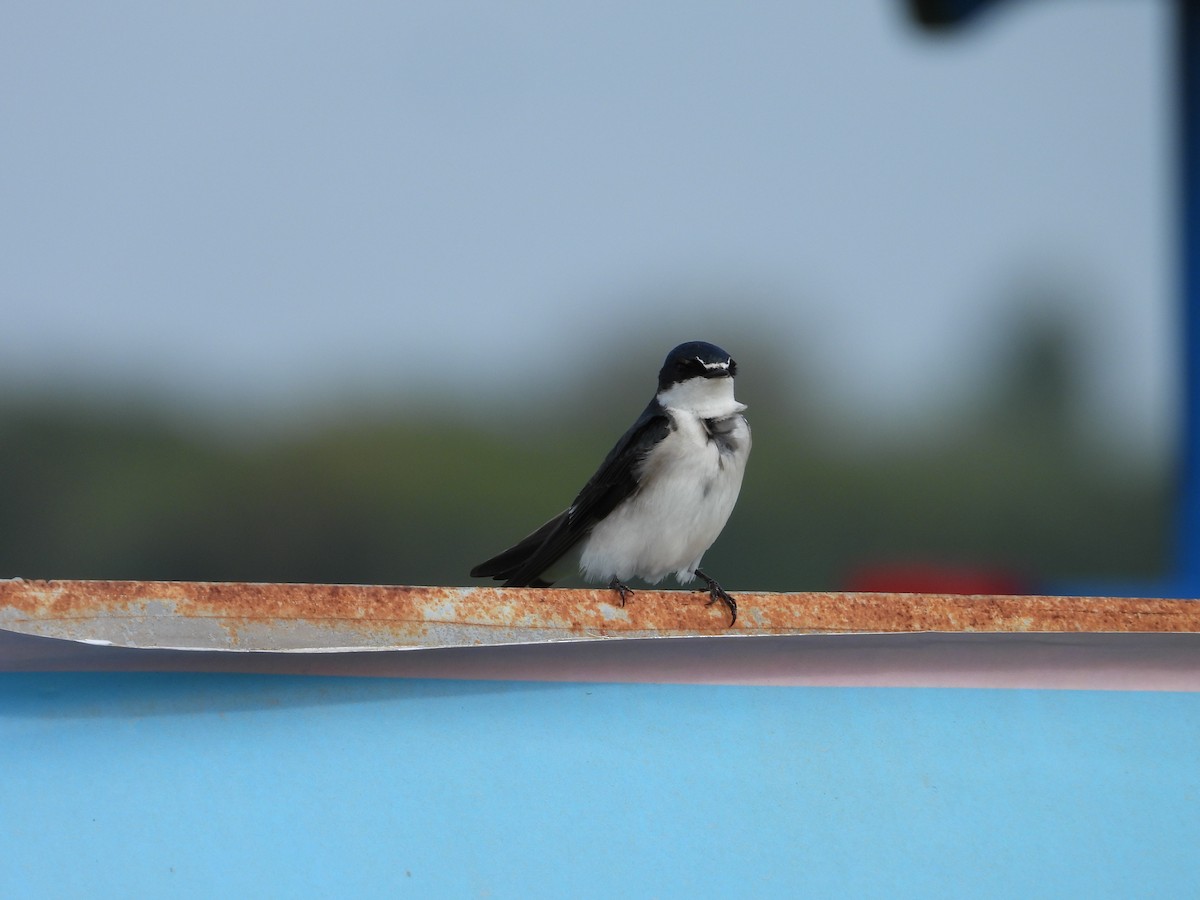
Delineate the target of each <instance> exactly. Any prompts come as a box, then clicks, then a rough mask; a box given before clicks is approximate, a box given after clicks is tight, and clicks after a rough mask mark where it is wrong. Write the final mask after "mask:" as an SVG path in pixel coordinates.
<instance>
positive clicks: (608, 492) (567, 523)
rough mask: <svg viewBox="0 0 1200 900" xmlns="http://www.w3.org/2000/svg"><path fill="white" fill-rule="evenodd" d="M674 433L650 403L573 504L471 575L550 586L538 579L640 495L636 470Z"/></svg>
mask: <svg viewBox="0 0 1200 900" xmlns="http://www.w3.org/2000/svg"><path fill="white" fill-rule="evenodd" d="M670 430H671V420H670V419H669V418H668V416H667V414H666V411H665V410H664V409H663V408H662V406H661V405H659V403H658V401H657V400H651V401H650V405H649V406H647V407H646V409H645V410H644V411H643V412H642V414H641V415H640V416H639V417H638V420H637V421H636V422H634V423H633V425H632V426H631V427H630V429H629V430H628V431H626V432H625V434H623V435H622V436H621V439H620V440H619V441H617V443H616V445H615V446H614V447H613V448H612V450H610V451H609V453H608V456H606V457H605V458H604V462H602V463H601V464H600V468H599V469H597V470H596V474H595V475H593V476H592V477H591V479H589V480H588V483H587V484H585V485H584V486H583V490H581V491H580V492H579V495H578V496H577V497H576V498H575V502H574V503H572V504H571V505H570V506H569V507H568V508H567V509H566V510H564V511H563V512H562V513H559V515H557V516H555V517H554V518H553V519H551V520H550V521H549V522H547V523H546V524H545V525H543V526H542V527H541V528H539V529H538V530H537V531H535V532H534V533H533V534H531V535H529V536H528V537H527V538H525V539H524V540H522V541H521V542H520V543H519V544H517V545H516V546H514V547H510V548H509V549H508V550H505V551H504V552H503V553H500V554H499V555H497V556H494V557H492V558H491V559H489V560H488V561H487V562H484V563H480V564H479V565H478V566H476V567H475V568H474V569H472V570H471V575H473V576H475V577H485V578H486V577H491V578H495V579H497V580H500V579H504V586H505V587H525V586H529V585H536V586H543V587H544V586H548V582H546V581H544V580H542V579H541V578H540V576H541V575H542V574H543V573H544V572H545V571H546V570H547V569H548V568H550V567H551V566H552V565H554V563H556V562H558V560H559V559H561V558H562V556H563V555H564V554H565V553H567V552H568V551H569V550H570V549H571V548H572V547H574V546H575V545H576V544H578V543H579V541H580V540H582V539H583V538H584V537H585V536H586V535H587V534H588V532H589V531H591V530H592V527H593V526H594V525H595V524H596V523H597V522H599V521H600V520H601V519H603V518H604V517H605V516H607V515H608V514H609V513H610V512H612V511H613V509H614V508H616V506H617V504H618V503H620V502H621V501H622V500H624V499H625V498H626V497H629V496H630V495H631V494H633V493H634V492H635V491H636V490H637V487H638V483H637V466H638V464H639V463H641V461H642V460H643V459H645V457H646V454H647V453H649V452H650V450H651V449H652V448H653V447H654V445H655V444H657V443H658V442H659V441H661V440H662V439H663V438H664V437H666V436H667V433H668V432H670Z"/></svg>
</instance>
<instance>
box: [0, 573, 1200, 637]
mask: <svg viewBox="0 0 1200 900" xmlns="http://www.w3.org/2000/svg"><path fill="white" fill-rule="evenodd" d="M735 594H736V596H737V598H738V601H739V609H740V614H739V616H738V620H737V624H736V625H735V626H734V627H733V628H732V629H730V628H727V623H728V619H727V613H726V612H725V610H724V608H723V607H720V606H717V605H714V606H708V605H706V604H705V598H704V596H703V595H702V594H697V593H691V592H683V591H652V590H643V591H637V592H635V593H634V595H633V596H632V597H630V599H629V601H628V602H627V603H626V605H625V606H624V607H623V608H622V607H620V606H618V605H617V604H616V603H615V602H614V601H615V596H614V595H613V593H612V592H611V591H608V590H568V589H553V588H549V589H538V588H455V587H411V586H368V585H329V584H236V583H208V582H154V581H147V582H128V581H22V580H19V579H16V580H12V581H0V613H5V612H7V614H8V615H9V616H10V617H11V616H21V617H24V618H27V619H32V620H43V621H47V620H49V621H66V620H71V619H86V618H92V617H95V616H97V615H101V614H102V615H107V616H114V615H120V614H122V613H129V614H130V615H133V614H135V613H136V612H137V611H138V610H141V609H144V608H145V605H146V604H147V603H158V604H167V605H169V608H170V610H171V614H172V615H173V616H175V617H181V618H184V619H189V618H192V619H209V620H215V621H216V622H217V623H218V624H219V625H220V626H221V627H222V628H224V629H225V630H226V631H227V632H228V634H229V638H230V641H231V642H232V643H233V644H235V645H236V644H237V642H238V640H239V633H240V632H241V631H242V630H243V629H245V628H246V627H247V626H248V625H251V624H263V623H267V624H269V623H278V622H308V623H319V624H338V625H347V626H351V627H354V628H357V629H359V630H360V631H365V632H369V633H370V634H371V635H372V636H377V638H378V640H379V642H380V644H381V645H384V644H387V643H389V642H395V641H396V640H398V639H404V640H411V639H413V638H414V636H419V635H421V634H423V633H425V632H426V631H427V630H428V629H429V628H431V627H436V626H438V625H446V624H455V625H471V626H474V627H476V628H480V629H490V628H497V629H508V630H517V631H522V630H536V629H555V630H557V631H561V632H564V633H568V634H570V635H571V636H572V637H573V638H574V639H589V638H603V637H616V636H620V635H622V634H634V633H638V634H639V635H640V636H645V635H646V634H654V633H662V634H669V635H688V634H696V635H700V634H704V635H717V634H757V635H764V634H797V633H817V634H819V633H851V634H853V633H904V632H943V633H968V632H991V633H1017V632H1021V633H1031V632H1050V633H1054V632H1059V633H1067V632H1071V633H1079V632H1108V633H1114V632H1116V633H1121V632H1129V633H1133V632H1140V633H1152V632H1161V633H1166V632H1200V603H1197V602H1195V601H1190V600H1161V599H1129V598H1106V597H1050V596H962V595H949V594H882V593H881V594H868V593H826V592H820V593H818V592H802V593H746V592H735ZM0 621H2V620H0Z"/></svg>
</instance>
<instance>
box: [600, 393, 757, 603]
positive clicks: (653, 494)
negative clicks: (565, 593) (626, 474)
mask: <svg viewBox="0 0 1200 900" xmlns="http://www.w3.org/2000/svg"><path fill="white" fill-rule="evenodd" d="M732 381H733V379H719V380H716V381H711V380H710V381H709V382H708V384H707V385H702V386H701V387H708V386H709V385H711V387H712V388H713V389H715V390H724V389H725V388H726V387H727V388H728V391H727V394H726V395H725V396H721V397H720V398H717V397H712V396H708V395H706V396H705V397H703V398H700V397H695V396H689V397H688V399H689V400H690V401H700V400H702V401H703V402H692V403H691V404H690V405H691V406H692V408H691V409H686V408H679V407H673V406H669V405H668V406H667V410H666V411H667V414H668V416H669V417H670V419H671V425H672V428H671V431H670V433H669V434H668V435H667V436H666V437H665V438H663V440H662V441H661V442H660V443H659V444H658V445H657V446H656V447H655V448H654V449H653V450H652V451H651V452H650V453H649V454H648V455H647V457H646V459H645V460H644V461H643V463H642V467H641V470H640V471H639V473H638V476H639V477H638V481H639V488H638V490H637V492H636V493H635V494H633V495H632V496H631V497H630V498H629V499H628V500H626V501H625V502H624V503H622V504H621V505H619V506H618V507H617V508H616V509H614V510H613V511H612V513H610V514H609V515H608V517H607V518H605V519H604V520H603V521H601V522H599V523H598V524H597V525H596V526H595V528H594V529H593V530H592V533H591V534H590V535H589V536H588V537H587V538H586V540H585V543H584V545H583V547H582V554H581V557H580V569H581V570H582V571H583V574H584V576H585V577H586V578H587V579H589V580H593V581H608V580H611V579H612V578H617V579H619V580H621V581H624V580H626V579H629V578H641V579H644V580H645V581H648V582H651V583H653V582H657V581H659V580H661V579H662V578H663V577H664V576H666V575H669V574H671V573H672V572H674V573H675V575H676V577H678V579H679V580H680V582H686V581H690V580H691V579H692V577H693V575H694V574H695V571H696V567H697V566H699V565H700V560H701V557H703V555H704V553H705V551H706V550H708V548H709V547H710V546H712V543H713V541H715V540H716V539H717V536H718V535H719V534H720V533H721V529H722V528H724V527H725V522H726V521H727V520H728V519H729V514H730V513H731V512H733V506H734V503H736V502H737V497H738V492H739V491H740V490H741V487H742V474H743V472H744V471H745V469H746V458H747V457H748V456H749V454H750V442H751V441H750V426H749V425H748V424H747V423H746V419H745V418H744V417H743V416H742V415H741V411H742V410H743V409H745V406H744V405H743V404H741V403H738V402H737V401H736V400H734V399H733V391H732ZM711 393H713V392H712V391H710V394H711ZM677 397H678V395H676V398H677ZM676 398H672V397H670V396H669V395H666V394H664V395H660V398H659V399H660V402H664V405H666V404H665V401H666V400H668V399H676ZM701 413H709V415H702V414H701Z"/></svg>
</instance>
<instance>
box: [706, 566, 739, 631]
mask: <svg viewBox="0 0 1200 900" xmlns="http://www.w3.org/2000/svg"><path fill="white" fill-rule="evenodd" d="M696 577H697V578H699V579H700V580H702V581H703V582H704V583H705V584H707V585H708V603H706V604H705V606H712V605H713V604H714V603H716V602H717V601H718V600H720V601H721V602H722V603H724V604H725V606H726V607H728V608H729V627H730V628H732V627H733V623H734V622H736V621H737V601H736V600H734V599H733V597H731V596H730V595H729V594H728V593H727V592H726V591H725V588H723V587H721V586H720V585H719V584H717V582H716V579H714V578H710V577H709V576H707V575H705V574H704V573H703V572H701V571H700V570H699V569H697V570H696Z"/></svg>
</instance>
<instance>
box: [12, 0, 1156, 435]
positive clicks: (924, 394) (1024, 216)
mask: <svg viewBox="0 0 1200 900" xmlns="http://www.w3.org/2000/svg"><path fill="white" fill-rule="evenodd" d="M1009 6H1010V7H1011V8H1007V7H1006V8H1003V9H1001V10H999V11H998V12H996V13H994V14H991V15H988V16H985V17H984V18H983V20H981V21H980V22H978V23H977V24H976V27H972V28H969V29H967V30H966V31H965V32H964V33H962V34H960V35H957V36H954V37H952V38H949V39H932V38H930V37H928V36H926V35H923V34H921V33H919V32H917V31H916V30H915V29H914V28H913V27H911V26H910V24H909V23H908V22H907V21H906V19H905V16H904V14H903V9H902V5H901V4H900V3H899V2H894V0H893V2H885V0H874V2H868V0H847V2H837V3H827V2H815V0H809V2H797V0H787V2H761V3H742V4H733V3H686V4H685V3H644V2H606V3H602V4H579V3H555V4H550V3H529V2H521V3H516V2H514V3H484V2H460V3H447V2H437V3H420V4H418V3H379V4H361V3H330V4H309V3H306V4H284V3H276V4H268V3H255V2H229V3H216V2H204V3H193V4H159V3H116V4H83V3H80V4H46V3H37V2H23V0H22V2H18V0H12V2H8V3H6V4H4V7H3V10H0V88H2V89H0V115H2V118H3V121H4V139H3V140H0V246H2V247H3V251H2V252H3V259H2V263H3V264H2V265H0V304H2V306H3V326H2V327H0V375H2V376H3V378H4V380H5V381H6V382H7V383H8V384H9V385H12V386H17V387H20V386H23V385H30V384H34V385H36V384H44V383H47V382H55V383H62V382H71V381H74V382H77V383H80V384H84V385H88V386H90V387H92V388H93V389H94V388H95V387H96V386H98V385H99V386H101V387H103V386H111V388H112V389H113V390H122V389H126V388H127V387H128V386H130V385H142V386H148V387H147V389H148V390H152V391H154V392H159V393H161V394H163V395H164V396H167V397H176V398H179V399H181V400H183V399H188V400H200V401H203V402H204V403H205V404H209V405H211V404H219V403H224V402H229V403H232V404H235V405H238V406H240V407H242V408H251V409H264V410H266V409H270V408H272V407H273V406H277V405H280V404H286V405H296V404H299V405H303V404H305V403H307V402H318V401H324V400H327V399H328V398H329V397H330V396H333V395H337V394H339V393H340V392H343V391H352V390H354V389H356V388H369V389H370V390H372V391H373V392H376V393H383V392H387V391H390V390H395V391H396V397H397V400H398V402H399V401H400V400H402V398H403V395H404V392H405V391H406V390H409V389H411V388H412V386H413V384H414V381H415V382H417V383H418V384H431V385H437V386H439V387H444V388H447V389H450V390H452V391H457V392H461V393H464V394H466V393H474V392H478V391H480V390H482V394H483V396H484V399H487V400H491V399H495V398H503V397H506V396H509V397H511V396H517V395H528V394H530V393H531V392H534V391H536V389H537V385H538V384H540V383H542V381H543V380H545V379H558V378H559V373H560V372H561V370H562V367H563V366H565V365H568V364H569V363H570V361H571V360H572V359H574V358H576V357H578V356H583V357H585V358H586V359H588V361H589V365H591V364H593V363H594V362H595V361H597V360H599V359H600V358H601V357H602V356H603V355H605V354H611V353H614V352H616V353H620V340H621V339H622V336H623V334H625V333H626V332H627V331H629V330H631V329H639V328H640V329H645V331H646V332H647V337H648V339H649V342H650V343H651V345H661V348H662V352H663V353H665V351H666V350H667V349H668V348H669V347H670V346H671V345H672V344H673V343H675V342H677V341H680V340H685V339H692V338H697V337H700V338H705V339H708V340H713V341H717V342H719V343H724V344H729V345H732V346H731V347H730V349H732V350H734V352H735V354H736V345H737V339H738V337H739V336H741V335H743V334H763V335H767V336H769V337H771V338H772V339H773V340H774V341H776V342H777V344H778V346H779V348H780V350H781V351H783V352H786V351H788V350H789V349H790V348H796V351H797V352H799V353H802V354H803V356H804V368H805V369H806V370H808V371H809V372H815V373H816V374H817V375H818V376H819V379H820V384H821V386H822V388H821V389H822V390H823V391H825V392H827V394H828V397H829V398H831V399H832V401H834V402H838V403H844V404H846V405H847V406H848V407H851V408H854V409H856V410H858V411H859V414H860V415H862V416H863V417H867V418H876V419H880V420H883V421H894V420H896V419H898V418H903V417H906V416H908V415H910V414H911V413H913V412H914V411H919V410H921V409H923V408H924V407H925V406H927V405H928V404H929V403H930V402H932V401H934V400H937V399H938V398H942V397H943V396H944V395H945V394H946V392H947V391H949V392H950V394H951V395H952V396H953V394H954V392H955V391H957V390H966V389H967V388H968V387H970V386H971V384H972V383H973V380H977V379H978V378H981V377H984V376H983V374H982V373H983V372H985V371H986V370H985V369H983V368H981V367H980V366H979V363H980V361H981V360H982V361H986V360H987V359H988V358H989V354H991V353H994V352H995V347H994V340H995V335H996V333H997V331H998V329H999V327H1000V326H999V323H1000V322H1002V321H1003V318H1004V315H1005V300H1006V296H1007V295H1009V294H1010V293H1011V292H1012V291H1013V289H1014V286H1015V285H1019V284H1020V283H1022V282H1023V281H1027V280H1029V279H1031V278H1033V279H1036V278H1046V279H1048V280H1049V281H1051V282H1054V283H1057V284H1060V285H1063V286H1064V289H1065V291H1066V293H1067V294H1073V295H1076V296H1078V297H1082V298H1084V299H1083V306H1084V307H1085V309H1086V317H1087V323H1088V327H1087V330H1086V332H1085V334H1084V338H1083V340H1084V342H1085V343H1084V351H1085V355H1086V361H1087V364H1088V367H1089V372H1090V373H1091V374H1092V376H1093V379H1092V381H1091V383H1090V386H1089V399H1088V403H1089V410H1090V412H1091V413H1093V414H1094V417H1095V419H1096V421H1098V422H1107V423H1110V424H1111V428H1112V431H1113V433H1118V434H1125V435H1127V436H1128V435H1133V436H1135V437H1134V439H1135V440H1143V439H1146V440H1149V441H1151V442H1161V441H1162V440H1164V439H1165V438H1166V436H1169V434H1170V420H1171V416H1172V412H1173V403H1174V402H1175V399H1174V398H1175V395H1174V378H1175V374H1174V370H1173V366H1174V362H1175V347H1174V343H1173V341H1174V335H1173V334H1172V331H1171V328H1172V323H1173V316H1174V314H1175V312H1174V306H1173V303H1174V297H1173V293H1172V292H1173V290H1174V276H1173V272H1172V265H1173V255H1172V253H1173V247H1172V244H1171V240H1172V238H1173V230H1172V229H1173V222H1172V218H1171V217H1172V212H1173V211H1172V207H1171V204H1170V197H1171V188H1172V183H1171V178H1170V170H1169V164H1170V161H1171V145H1170V143H1169V141H1170V125H1171V123H1170V120H1169V114H1170V111H1171V105H1170V104H1171V96H1170V89H1171V84H1172V81H1171V69H1170V64H1171V58H1170V51H1171V48H1172V43H1171V40H1170V37H1171V36H1170V31H1169V29H1170V25H1171V22H1170V16H1169V12H1170V9H1171V7H1170V5H1169V4H1166V3H1153V2H1072V0H1038V2H1026V3H1013V4H1010V5H1009ZM723 305H724V306H727V307H728V306H732V308H730V309H726V310H725V311H722V306H723ZM498 361H503V363H504V364H503V365H501V366H497V363H498ZM631 363H632V364H636V365H645V364H644V362H643V361H642V360H640V359H638V360H633V361H631ZM657 363H658V360H657V359H654V360H652V361H651V362H650V363H649V368H650V369H653V368H654V367H655V366H657ZM752 363H753V361H752V360H745V359H744V360H742V365H743V368H745V367H746V366H747V365H748V364H750V365H752ZM652 375H653V372H652V371H651V372H648V374H647V379H648V383H649V381H650V380H651V379H652ZM480 379H484V380H485V381H486V384H485V386H484V387H483V388H482V389H480V388H478V387H476V386H475V385H476V383H477V382H478V381H479V380H480Z"/></svg>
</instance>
